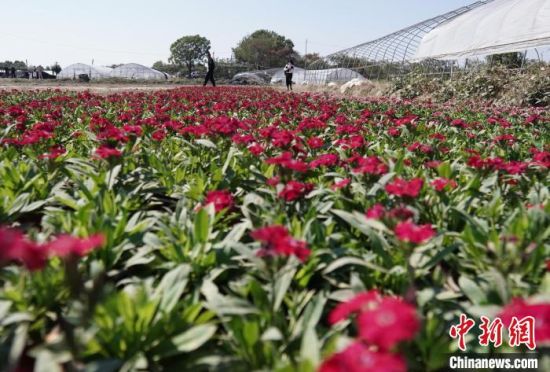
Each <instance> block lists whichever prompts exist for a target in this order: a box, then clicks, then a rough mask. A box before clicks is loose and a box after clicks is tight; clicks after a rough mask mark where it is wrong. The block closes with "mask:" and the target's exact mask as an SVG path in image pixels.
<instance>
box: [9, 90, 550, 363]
mask: <svg viewBox="0 0 550 372" xmlns="http://www.w3.org/2000/svg"><path fill="white" fill-rule="evenodd" d="M548 120H549V117H548V113H547V112H546V111H543V110H542V109H538V108H530V109H521V108H517V107H509V108H496V107H494V106H485V105H484V104H483V103H482V101H481V100H480V101H478V102H476V103H474V104H472V105H468V106H460V105H456V106H450V105H446V106H445V105H437V104H432V103H430V104H418V103H414V104H413V103H411V102H410V101H401V100H396V99H387V98H380V99H369V100H337V99H335V98H331V97H329V96H324V95H311V94H302V95H294V94H284V93H282V92H280V91H276V90H270V89H255V88H250V89H248V88H229V87H221V88H220V87H218V88H215V89H214V88H212V89H210V88H207V89H200V88H196V87H189V88H179V89H174V90H169V91H166V90H164V91H151V92H139V91H136V92H125V93H116V94H111V95H95V94H90V93H89V92H80V93H77V92H62V91H29V92H20V91H16V90H14V91H9V92H8V91H2V92H0V143H1V145H0V146H1V147H0V179H1V180H2V182H0V225H2V226H3V227H2V229H0V247H1V250H0V365H2V366H7V368H8V369H12V370H13V369H16V368H20V369H25V368H27V369H29V368H33V367H36V368H38V366H40V367H41V368H44V369H47V370H52V371H55V370H62V369H65V370H83V369H86V370H88V369H89V370H102V371H104V370H105V371H115V370H122V371H129V370H153V371H161V370H162V371H172V370H177V371H180V370H184V371H185V370H198V371H202V370H205V371H206V370H231V371H249V370H275V371H294V370H300V371H313V370H316V369H317V368H319V367H320V366H321V365H324V366H326V365H327V364H328V363H347V362H353V361H355V362H357V363H360V362H361V360H357V359H361V358H359V357H357V355H359V356H361V355H363V354H364V356H365V357H369V358H371V359H368V360H378V361H379V363H390V362H391V363H392V365H395V366H397V367H398V368H401V369H403V368H406V367H404V366H408V368H410V369H411V370H423V371H434V370H438V369H440V368H444V367H445V366H446V363H447V359H446V358H447V357H446V356H447V353H449V352H453V351H455V350H456V343H454V342H453V340H451V339H450V337H449V327H450V325H451V324H454V323H455V322H456V319H457V318H458V315H459V314H460V313H467V314H468V315H469V316H472V317H479V316H480V315H485V316H493V315H496V314H498V313H499V312H501V311H503V308H504V309H505V310H506V309H508V310H506V311H508V312H509V311H510V310H509V309H510V305H509V304H510V302H511V301H512V299H515V298H523V299H524V300H525V301H527V302H526V303H527V305H526V304H523V302H522V304H523V305H522V306H523V308H525V307H526V306H527V308H528V306H529V305H528V304H531V303H536V304H541V305H540V306H543V307H541V308H542V309H548V306H549V305H548V302H549V298H548V294H549V290H550V276H549V275H550V274H548V260H549V258H550V244H549V236H550V227H549V226H550V204H549V203H548V201H549V195H550V192H549V190H548V185H549V184H550V176H549V173H548V167H549V166H550V153H549V151H548V150H549V149H548V143H547V139H548V136H549V132H548V131H549V127H548ZM8 232H9V233H8ZM16 232H18V233H16ZM68 236H70V237H68ZM96 236H101V237H102V238H101V239H92V238H91V237H96ZM60 239H61V240H60ZM60 242H61V243H64V244H68V243H67V242H69V243H70V245H62V244H61V243H60ZM92 243H93V244H92ZM100 243H101V244H100ZM29 247H32V249H35V251H33V252H42V254H45V255H46V256H45V257H44V261H43V262H40V266H39V267H34V269H33V270H30V269H27V268H26V266H25V264H26V263H29V261H30V260H32V258H36V257H35V256H28V255H25V254H22V253H24V252H27V250H30V249H31V248H29ZM16 248H17V249H16ZM36 249H38V250H36ZM42 249H44V251H43V250H42ZM365 293H366V294H365ZM369 301H370V302H369ZM365 303H367V304H368V306H363V305H365ZM357 304H359V306H356V305H357ZM514 304H517V303H516V302H514ZM514 306H517V305H514ZM544 306H545V307H544ZM513 309H515V307H513V306H512V310H513ZM381 310H384V311H381ZM390 311H391V312H390ZM381 313H382V315H384V314H393V315H395V316H394V317H390V318H392V319H394V320H395V321H389V322H388V318H387V317H386V318H384V319H385V320H384V322H381V323H379V322H378V321H377V319H378V316H379V315H380V314H381ZM335 314H336V315H335ZM349 316H356V320H355V319H349ZM390 320H391V319H390ZM398 320H403V321H406V322H407V326H406V327H403V326H402V324H400V323H399V322H398ZM538 335H539V336H538V337H539V340H540V341H541V342H542V341H545V340H546V341H548V339H549V338H550V335H549V334H548V332H547V333H545V332H544V331H540V332H539V333H538ZM373 344H374V345H377V348H378V347H379V348H380V350H383V353H382V351H380V350H378V349H377V350H378V351H373V349H372V348H369V347H368V345H373ZM470 347H471V351H477V352H486V351H488V350H487V348H484V347H481V346H476V345H474V343H471V344H470ZM386 349H388V350H386ZM490 351H492V352H494V350H490ZM498 351H510V348H509V347H508V346H507V345H504V346H502V347H501V348H500V349H498ZM354 355H355V358H356V359H353V358H352V357H353V356H354ZM348 356H349V357H350V358H348ZM364 360H366V359H364V358H363V361H364ZM323 361H325V362H324V363H325V364H323ZM397 367H396V368H397Z"/></svg>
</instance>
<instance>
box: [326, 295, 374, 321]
mask: <svg viewBox="0 0 550 372" xmlns="http://www.w3.org/2000/svg"><path fill="white" fill-rule="evenodd" d="M380 298H381V296H380V293H379V292H378V291H377V290H376V289H373V290H371V291H368V292H361V293H359V294H357V295H356V296H355V297H353V298H352V299H350V300H348V301H346V302H343V303H341V304H339V305H338V306H336V307H335V308H334V310H332V311H331V313H330V314H329V316H328V321H329V323H330V324H336V323H338V322H340V321H342V320H344V319H346V318H349V316H350V315H352V314H355V313H359V312H361V311H363V310H366V309H368V308H371V307H372V306H376V303H377V302H379V301H380Z"/></svg>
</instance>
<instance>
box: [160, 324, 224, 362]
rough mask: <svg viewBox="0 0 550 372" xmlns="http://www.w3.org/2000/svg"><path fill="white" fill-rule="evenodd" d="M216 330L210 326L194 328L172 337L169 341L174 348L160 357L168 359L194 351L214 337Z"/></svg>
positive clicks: (204, 325)
mask: <svg viewBox="0 0 550 372" xmlns="http://www.w3.org/2000/svg"><path fill="white" fill-rule="evenodd" d="M216 329H217V327H216V326H215V325H212V324H201V325H198V326H194V327H193V328H191V329H188V330H187V331H185V332H183V333H182V334H180V335H178V336H175V337H172V338H171V339H170V341H171V342H172V344H173V345H174V347H175V348H174V349H172V350H170V351H169V352H167V353H164V354H163V355H162V356H163V357H168V356H172V355H176V354H179V353H188V352H191V351H195V350H197V349H198V348H199V347H201V346H202V345H204V344H205V343H206V342H207V341H208V340H210V339H211V338H212V336H214V333H216Z"/></svg>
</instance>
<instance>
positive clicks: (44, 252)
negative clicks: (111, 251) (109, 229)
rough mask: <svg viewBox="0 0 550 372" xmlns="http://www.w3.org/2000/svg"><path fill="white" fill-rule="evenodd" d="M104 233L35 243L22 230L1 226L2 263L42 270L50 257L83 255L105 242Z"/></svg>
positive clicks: (59, 237)
mask: <svg viewBox="0 0 550 372" xmlns="http://www.w3.org/2000/svg"><path fill="white" fill-rule="evenodd" d="M104 241H105V239H104V237H103V236H102V235H93V236H91V237H89V238H76V237H73V236H70V235H60V236H58V237H57V238H56V239H54V240H52V241H51V242H49V243H43V244H39V243H35V242H32V241H30V240H28V239H27V238H26V237H25V236H24V235H23V233H22V232H21V231H19V230H16V229H10V228H4V227H2V228H0V247H1V248H2V250H1V251H0V263H9V262H12V261H14V262H18V263H20V264H22V265H23V266H25V267H26V268H27V269H29V270H40V269H42V268H44V267H45V266H46V263H47V260H48V258H49V257H52V256H55V257H61V258H67V257H82V256H85V255H86V254H88V253H89V252H90V251H91V250H93V249H95V248H98V247H100V246H102V245H103V244H104Z"/></svg>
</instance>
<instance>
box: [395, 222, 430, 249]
mask: <svg viewBox="0 0 550 372" xmlns="http://www.w3.org/2000/svg"><path fill="white" fill-rule="evenodd" d="M394 232H395V235H396V236H397V239H399V240H401V241H403V242H410V243H415V244H422V243H424V242H426V241H428V240H430V239H431V238H432V237H433V236H434V235H435V231H434V229H433V228H432V226H431V225H415V224H414V223H412V222H410V221H406V222H400V223H398V224H397V226H396V227H395V230H394Z"/></svg>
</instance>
